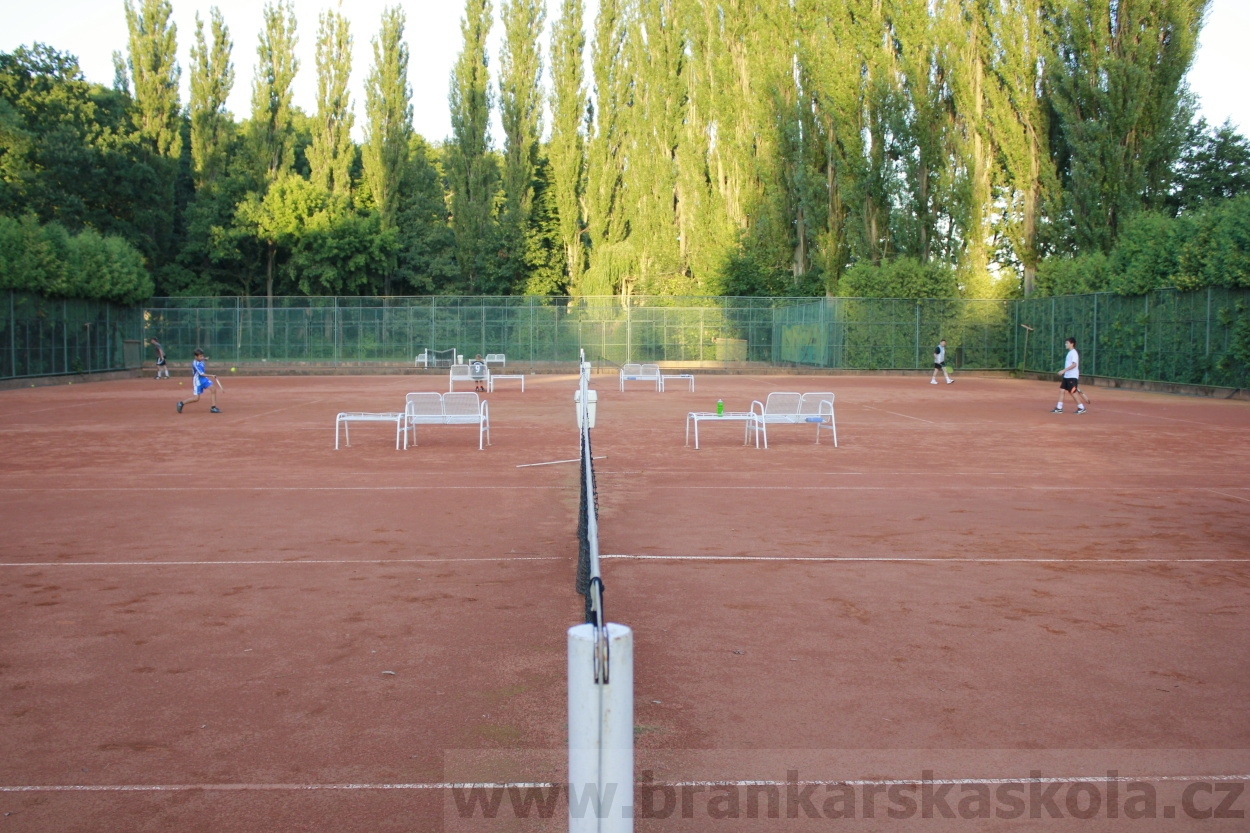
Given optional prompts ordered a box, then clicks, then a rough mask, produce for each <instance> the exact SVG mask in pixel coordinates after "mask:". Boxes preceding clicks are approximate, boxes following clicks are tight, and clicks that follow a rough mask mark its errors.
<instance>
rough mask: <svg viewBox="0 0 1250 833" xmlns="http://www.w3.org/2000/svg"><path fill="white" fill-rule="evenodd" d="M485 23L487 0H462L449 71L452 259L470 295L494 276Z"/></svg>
mask: <svg viewBox="0 0 1250 833" xmlns="http://www.w3.org/2000/svg"><path fill="white" fill-rule="evenodd" d="M490 25H491V7H490V0H466V1H465V8H464V17H463V18H462V19H461V21H460V32H461V35H462V37H463V39H464V46H463V48H462V49H461V52H460V56H459V57H458V58H457V59H456V65H455V67H454V68H453V69H452V73H451V95H450V103H451V132H452V138H451V142H450V143H449V144H448V146H447V178H448V181H449V182H450V185H451V219H452V232H453V233H454V235H455V240H456V261H457V263H458V265H459V267H460V277H461V280H462V281H463V282H464V286H465V289H466V290H467V291H468V292H470V293H474V292H477V291H479V290H480V289H481V288H482V286H483V284H484V283H486V282H487V281H488V280H489V279H490V278H492V277H493V273H492V272H491V271H490V269H489V264H488V262H487V253H488V251H489V250H490V244H491V242H492V240H491V238H493V237H494V229H493V228H492V226H491V220H492V208H493V205H494V200H495V192H496V188H497V185H496V183H497V178H498V176H497V173H496V170H495V165H494V160H492V159H491V158H490V156H489V155H488V152H489V149H490V148H489V135H488V133H487V130H488V128H489V120H490V103H491V102H490V98H491V96H490V79H489V73H488V68H487V64H488V61H487V56H486V38H487V36H488V35H489V34H490Z"/></svg>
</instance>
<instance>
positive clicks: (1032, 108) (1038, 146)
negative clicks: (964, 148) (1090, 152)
mask: <svg viewBox="0 0 1250 833" xmlns="http://www.w3.org/2000/svg"><path fill="white" fill-rule="evenodd" d="M985 20H986V29H987V32H986V34H987V36H988V37H989V39H990V40H991V42H993V43H996V44H1000V45H1001V48H999V49H998V50H996V51H995V52H993V53H992V59H991V71H990V79H989V81H988V83H987V85H986V88H985V91H986V98H987V105H986V114H987V119H988V123H989V132H990V135H991V137H992V141H993V144H994V147H995V150H996V151H997V153H998V155H999V159H1000V160H1001V165H1002V173H1003V177H1002V190H1001V196H1002V199H1003V202H1004V203H1005V204H1006V206H1007V210H1006V211H1004V212H1003V222H1002V226H1003V227H1004V229H1005V234H1006V236H1007V238H1008V240H1009V241H1010V244H1011V248H1012V251H1013V256H1014V259H1015V260H1016V262H1018V263H1019V264H1020V270H1021V277H1022V283H1023V289H1024V294H1026V295H1029V294H1032V292H1033V290H1034V287H1035V285H1036V280H1037V267H1038V264H1039V263H1040V261H1041V243H1040V241H1039V226H1040V223H1041V222H1042V220H1043V209H1044V207H1045V203H1046V201H1047V195H1052V196H1053V195H1054V194H1055V191H1056V181H1055V173H1054V166H1053V163H1052V157H1051V154H1050V142H1049V136H1050V130H1051V119H1050V109H1049V107H1048V106H1047V105H1046V102H1045V96H1046V92H1045V90H1046V76H1047V73H1048V72H1049V68H1050V65H1051V62H1052V60H1053V49H1052V43H1053V42H1052V40H1051V37H1050V32H1049V30H1048V27H1047V14H1046V7H1045V4H1044V3H1043V2H1042V0H1006V2H1004V3H1001V4H992V5H990V6H989V7H988V9H987V14H986V16H985Z"/></svg>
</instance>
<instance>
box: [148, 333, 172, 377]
mask: <svg viewBox="0 0 1250 833" xmlns="http://www.w3.org/2000/svg"><path fill="white" fill-rule="evenodd" d="M148 343H149V344H151V345H152V349H153V350H155V351H156V378H157V379H160V378H162V377H164V378H166V379H168V378H169V365H167V364H166V363H165V348H164V347H161V343H160V342H159V341H157V340H156V339H154V338H150V339H148Z"/></svg>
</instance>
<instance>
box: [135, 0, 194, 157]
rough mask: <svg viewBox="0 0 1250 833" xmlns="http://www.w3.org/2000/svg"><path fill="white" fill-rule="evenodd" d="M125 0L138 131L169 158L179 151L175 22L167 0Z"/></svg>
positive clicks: (180, 133) (180, 148)
mask: <svg viewBox="0 0 1250 833" xmlns="http://www.w3.org/2000/svg"><path fill="white" fill-rule="evenodd" d="M139 2H140V5H139V6H138V7H137V8H136V6H135V5H134V3H132V2H131V0H126V2H125V9H126V28H127V30H128V32H129V46H130V58H129V67H130V79H131V82H132V83H133V85H134V91H133V94H134V99H135V105H136V107H137V109H138V114H137V120H138V123H139V132H140V133H141V134H142V135H143V137H144V138H145V139H147V140H148V141H150V142H151V143H152V146H153V147H154V148H155V149H156V152H157V153H158V154H160V155H161V156H164V157H166V158H169V159H177V158H178V157H179V156H180V155H181V153H182V124H181V121H182V119H181V113H180V110H181V105H180V103H179V100H178V81H179V78H180V77H181V75H182V71H181V70H180V69H179V67H178V26H177V25H176V24H175V23H174V22H173V21H172V20H170V17H171V16H172V15H173V6H172V5H170V3H169V0H139Z"/></svg>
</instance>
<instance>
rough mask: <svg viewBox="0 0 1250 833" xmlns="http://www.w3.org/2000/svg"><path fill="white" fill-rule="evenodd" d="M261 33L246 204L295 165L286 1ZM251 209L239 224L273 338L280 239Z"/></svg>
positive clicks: (291, 33) (295, 64)
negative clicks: (261, 259)
mask: <svg viewBox="0 0 1250 833" xmlns="http://www.w3.org/2000/svg"><path fill="white" fill-rule="evenodd" d="M264 23H265V25H264V28H263V29H262V30H261V33H260V41H259V43H258V45H257V47H256V75H255V78H254V79H253V81H252V118H251V121H250V122H249V123H248V140H249V144H250V149H251V153H252V157H253V159H254V162H255V166H256V167H255V173H256V175H257V177H258V181H259V183H260V188H261V190H260V191H258V192H256V194H254V195H253V197H252V198H251V203H263V201H264V199H265V196H266V195H267V193H268V191H269V189H270V188H272V187H273V186H274V185H275V184H276V183H278V182H280V181H282V180H283V179H284V178H285V177H286V176H287V175H288V174H289V172H290V170H291V166H292V165H293V164H294V163H295V125H294V113H293V111H292V107H291V86H292V84H293V83H294V81H295V73H296V72H298V71H299V61H298V60H297V59H296V57H295V44H296V40H297V38H296V34H295V26H296V23H295V10H294V7H293V6H292V5H291V3H290V0H277V2H276V3H268V4H266V5H265V9H264ZM251 203H247V204H244V205H241V206H240V218H241V219H242V220H243V222H244V223H245V224H246V225H248V226H250V227H251V228H254V229H255V231H256V235H257V239H259V240H261V241H262V242H263V244H264V246H265V297H266V299H268V306H267V311H268V314H267V322H268V328H269V335H270V336H271V337H272V335H273V295H274V278H275V269H276V266H277V258H278V252H279V245H280V242H281V238H280V236H279V235H278V234H277V233H276V232H275V229H277V228H279V227H280V226H279V225H278V224H276V223H273V222H260V221H259V219H258V218H265V217H267V216H268V215H266V214H264V213H263V212H260V211H259V210H257V209H255V208H254V207H249V206H250V205H251Z"/></svg>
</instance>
